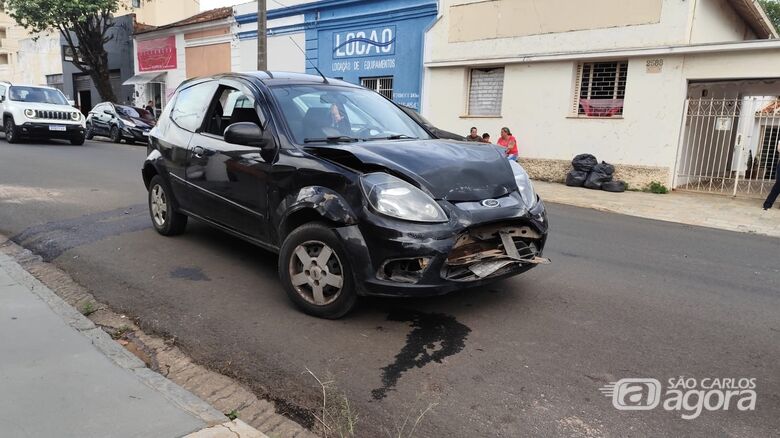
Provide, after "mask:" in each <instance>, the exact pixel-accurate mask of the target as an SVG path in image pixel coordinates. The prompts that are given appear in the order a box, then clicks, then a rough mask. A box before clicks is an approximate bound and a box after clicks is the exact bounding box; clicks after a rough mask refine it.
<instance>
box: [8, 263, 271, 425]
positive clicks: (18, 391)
mask: <svg viewBox="0 0 780 438" xmlns="http://www.w3.org/2000/svg"><path fill="white" fill-rule="evenodd" d="M0 436H2V437H9V438H15V437H39V436H40V437H44V436H51V437H54V436H56V437H79V438H82V437H84V438H86V437H139V438H140V437H160V438H166V437H181V436H187V437H193V438H218V437H219V438H221V437H237V436H238V437H243V438H247V437H265V435H263V434H261V433H260V432H258V431H257V430H255V429H254V428H251V427H250V426H247V425H246V424H245V423H243V422H241V421H240V420H236V421H229V420H228V419H227V418H226V417H225V416H224V415H223V414H222V413H220V412H219V411H217V410H216V409H214V408H212V407H211V406H209V405H208V404H206V403H205V402H204V401H202V400H200V399H198V398H197V397H195V396H194V395H192V394H191V393H189V392H187V391H186V390H184V389H182V388H181V387H179V386H178V385H176V384H175V383H173V382H171V381H169V380H167V379H165V378H164V377H162V376H161V375H159V374H157V373H155V372H153V371H151V370H149V369H148V368H146V367H145V365H144V363H143V362H141V361H140V360H139V359H138V358H136V357H135V356H133V355H132V354H131V353H129V352H128V351H127V350H125V349H124V348H123V347H122V346H120V345H119V344H117V343H116V342H114V340H113V339H111V337H110V336H109V335H108V334H107V333H105V332H104V331H103V330H101V329H100V328H98V327H96V326H95V325H94V324H93V323H92V322H91V321H90V320H89V319H87V318H86V317H84V316H82V315H81V314H80V313H79V312H77V311H76V310H75V309H73V308H72V307H70V306H69V305H68V304H67V303H65V302H64V301H63V300H62V299H61V298H59V297H58V296H57V295H55V294H54V292H52V291H51V290H50V289H48V288H47V287H46V286H44V285H43V284H42V283H40V282H39V281H38V280H36V279H35V278H34V277H32V276H31V275H30V274H28V273H27V272H26V271H24V269H22V267H21V266H19V265H18V264H17V263H16V262H15V261H14V260H13V259H12V258H10V257H9V256H7V255H6V254H3V253H0Z"/></svg>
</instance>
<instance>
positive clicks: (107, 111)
mask: <svg viewBox="0 0 780 438" xmlns="http://www.w3.org/2000/svg"><path fill="white" fill-rule="evenodd" d="M103 113H104V114H108V115H109V116H113V115H114V113H112V112H111V110H110V109H105V110H103Z"/></svg>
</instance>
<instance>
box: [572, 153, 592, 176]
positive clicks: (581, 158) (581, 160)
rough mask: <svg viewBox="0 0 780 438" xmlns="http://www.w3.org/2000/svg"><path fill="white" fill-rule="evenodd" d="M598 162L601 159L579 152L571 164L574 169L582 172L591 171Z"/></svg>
mask: <svg viewBox="0 0 780 438" xmlns="http://www.w3.org/2000/svg"><path fill="white" fill-rule="evenodd" d="M597 164H599V160H597V159H596V157H594V156H593V155H591V154H579V155H577V156H576V157H574V159H573V160H571V166H572V167H573V168H574V170H580V171H582V172H590V171H591V170H593V166H595V165H597Z"/></svg>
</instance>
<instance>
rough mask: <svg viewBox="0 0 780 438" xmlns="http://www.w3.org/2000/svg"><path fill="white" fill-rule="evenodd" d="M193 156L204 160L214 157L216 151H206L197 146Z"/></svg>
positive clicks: (193, 150)
mask: <svg viewBox="0 0 780 438" xmlns="http://www.w3.org/2000/svg"><path fill="white" fill-rule="evenodd" d="M192 154H193V155H194V156H195V158H203V157H210V156H212V155H214V151H213V150H211V149H206V148H204V147H203V146H195V147H194V148H193V149H192Z"/></svg>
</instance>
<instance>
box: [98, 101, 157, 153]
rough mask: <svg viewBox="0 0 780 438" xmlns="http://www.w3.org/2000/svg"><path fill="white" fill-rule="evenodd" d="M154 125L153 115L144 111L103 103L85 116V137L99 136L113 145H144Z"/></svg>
mask: <svg viewBox="0 0 780 438" xmlns="http://www.w3.org/2000/svg"><path fill="white" fill-rule="evenodd" d="M154 125H155V120H154V115H152V113H150V112H149V111H147V110H145V109H142V108H136V107H133V106H127V105H118V104H115V103H111V102H103V103H99V104H97V105H95V107H94V108H92V110H91V111H90V112H89V114H87V121H86V127H87V134H86V136H87V139H88V140H91V139H92V137H94V136H96V135H100V136H104V137H108V138H109V139H111V141H113V142H114V143H119V142H121V141H122V140H125V141H126V142H128V143H146V142H147V140H148V138H149V131H151V129H152V128H153V127H154Z"/></svg>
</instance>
